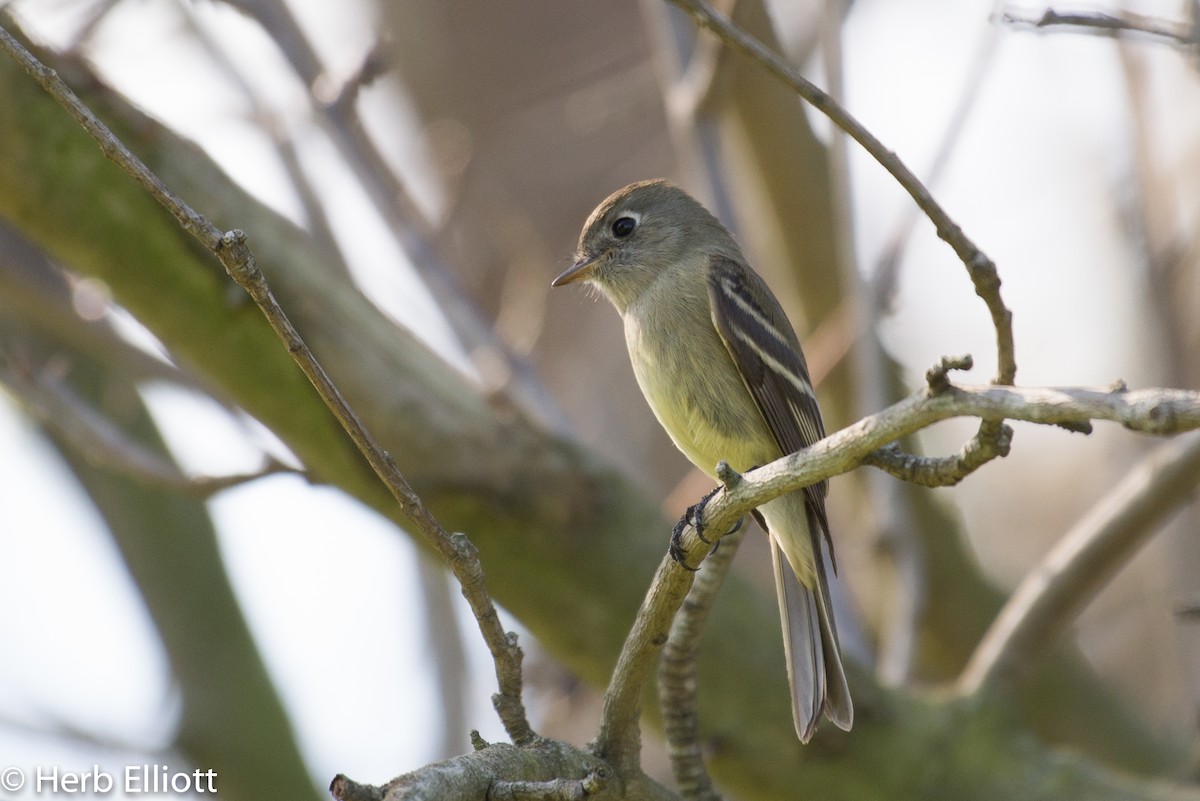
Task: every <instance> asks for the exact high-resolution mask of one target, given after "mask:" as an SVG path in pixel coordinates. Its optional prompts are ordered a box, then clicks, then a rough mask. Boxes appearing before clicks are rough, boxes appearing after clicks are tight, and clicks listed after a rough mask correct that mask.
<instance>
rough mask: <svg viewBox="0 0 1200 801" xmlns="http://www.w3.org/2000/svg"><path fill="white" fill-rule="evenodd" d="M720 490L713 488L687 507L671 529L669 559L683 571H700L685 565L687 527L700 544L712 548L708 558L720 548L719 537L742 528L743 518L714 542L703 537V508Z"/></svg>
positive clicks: (697, 568)
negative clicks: (691, 529) (693, 528)
mask: <svg viewBox="0 0 1200 801" xmlns="http://www.w3.org/2000/svg"><path fill="white" fill-rule="evenodd" d="M720 490H721V488H720V487H715V488H714V489H713V490H712V491H711V492H709V493H708V494H707V495H705V496H704V497H703V498H701V499H700V500H699V501H698V502H696V503H695V504H693V505H691V506H689V507H688V508H687V510H686V511H685V512H684V513H683V516H682V517H680V518H679V522H677V523H676V524H675V527H674V528H673V529H671V546H670V548H669V549H668V552H669V553H670V554H671V558H672V559H674V560H675V562H676V563H677V564H678V565H679V566H680V567H682V568H683V569H684V570H691V571H693V572H695V571H697V570H699V569H700V568H699V567H692V566H690V565H689V564H688V563H687V554H686V553H685V552H684V549H683V532H684V531H685V530H686V529H687V527H688V526H689V525H691V526H694V527H695V529H696V536H697V537H698V538H699V539H700V541H701V542H703V543H704V544H705V545H711V546H712V550H711V551H709V552H708V553H709V556H711V555H712V554H714V553H716V552H717V548H720V547H721V537H724V536H726V535H727V534H732V533H733V532H735V531H737V530H738V529H740V528H741V527H742V523H744V522H745V518H738V521H737V523H735V524H734V526H733V528H731V529H729V531H726V532H725V534H722V535H721V537H717V538H716V539H715V540H710V539H708V538H707V537H705V536H704V507H705V506H707V505H708V502H709V500H710V499H711V498H712V496H714V495H716V494H717V493H718V492H719V491H720Z"/></svg>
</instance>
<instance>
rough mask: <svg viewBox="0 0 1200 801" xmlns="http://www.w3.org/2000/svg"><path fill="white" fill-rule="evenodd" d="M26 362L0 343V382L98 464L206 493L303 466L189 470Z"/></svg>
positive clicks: (147, 482) (182, 490)
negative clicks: (210, 472) (211, 472)
mask: <svg viewBox="0 0 1200 801" xmlns="http://www.w3.org/2000/svg"><path fill="white" fill-rule="evenodd" d="M31 372H32V368H31V366H29V365H24V364H19V363H16V360H15V359H13V358H11V356H10V355H9V354H6V353H5V352H4V349H3V348H0V383H3V384H4V385H5V386H7V387H8V388H9V389H10V390H11V391H12V392H13V394H15V395H16V396H17V397H18V398H20V400H21V401H22V402H23V403H24V405H25V408H26V409H27V410H28V411H29V413H30V414H31V415H33V416H34V417H35V418H36V419H37V420H38V422H39V423H41V424H42V426H44V427H45V428H46V429H48V430H50V431H52V432H54V433H55V434H56V435H58V436H59V437H60V438H61V439H62V441H63V442H65V443H67V444H68V445H69V446H70V447H71V448H72V449H74V450H75V451H76V452H77V453H78V454H79V455H80V456H82V457H83V458H84V459H85V460H87V461H88V462H89V463H91V464H92V465H94V466H96V467H101V468H104V469H105V470H109V471H112V472H114V473H119V474H121V475H124V476H126V477H128V478H130V479H133V480H134V481H137V482H139V483H141V484H143V485H144V486H148V487H161V488H163V489H166V490H168V491H170V492H174V493H178V494H180V495H187V496H190V497H193V498H198V499H207V498H211V497H212V496H214V495H216V494H217V493H219V492H222V491H224V490H227V489H230V488H232V487H237V486H241V485H242V484H249V483H251V482H253V481H257V480H259V479H261V478H266V477H268V476H273V475H278V474H281V473H290V474H293V475H300V476H305V473H304V471H302V470H297V469H295V468H293V467H289V466H288V465H286V464H284V463H283V462H280V461H279V460H278V459H275V458H273V457H268V458H267V460H266V464H264V465H263V466H262V467H261V468H259V469H258V470H253V471H250V472H247V473H233V474H230V475H225V476H189V475H187V474H186V473H184V472H183V471H182V470H181V469H180V468H179V466H178V465H177V464H175V462H173V461H171V460H170V459H168V458H165V457H164V456H163V455H162V454H160V453H157V452H155V451H154V450H152V449H150V448H147V447H145V446H144V445H142V444H141V443H139V442H137V441H136V440H134V439H132V438H130V437H129V436H127V435H126V433H125V432H124V431H122V430H121V428H120V427H119V426H117V425H114V424H113V422H112V421H111V420H109V419H108V418H107V417H105V416H104V415H103V414H101V413H100V412H99V411H98V410H97V409H95V408H94V407H92V406H91V405H90V404H88V402H87V401H85V400H84V399H83V398H80V397H78V396H77V395H76V394H75V393H74V392H72V391H71V389H70V388H69V387H68V386H66V385H65V384H64V383H63V382H61V381H54V380H51V379H49V378H46V377H44V376H40V375H31V374H30V373H31Z"/></svg>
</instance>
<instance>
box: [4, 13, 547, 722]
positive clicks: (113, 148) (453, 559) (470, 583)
mask: <svg viewBox="0 0 1200 801" xmlns="http://www.w3.org/2000/svg"><path fill="white" fill-rule="evenodd" d="M0 49H3V50H4V51H5V52H6V53H8V54H9V55H10V56H11V57H12V58H13V60H15V61H16V62H17V63H18V64H20V65H21V66H22V67H23V68H24V69H25V71H26V72H28V73H29V74H30V75H31V76H33V78H34V80H36V81H37V82H38V84H39V85H41V87H42V88H43V89H45V90H46V92H47V93H49V94H50V95H51V96H52V97H53V98H54V99H55V100H57V101H58V102H59V104H60V105H62V106H63V108H65V109H66V110H67V111H68V112H69V113H70V115H71V116H72V117H73V118H74V119H75V120H76V121H77V122H78V123H79V124H80V125H82V126H83V128H84V130H86V131H87V132H88V134H89V135H90V136H91V137H92V139H93V140H94V141H95V142H96V143H97V144H98V145H99V146H100V149H101V151H102V152H103V153H104V155H105V156H107V157H108V158H110V159H112V160H113V161H114V162H116V163H117V164H118V165H119V166H120V167H121V168H122V169H123V170H125V172H126V173H128V174H129V175H130V176H132V177H133V178H134V179H135V180H136V181H137V182H138V183H139V184H140V185H141V186H142V187H143V188H144V189H145V190H146V191H147V192H148V193H149V194H150V195H151V196H153V197H154V198H155V200H157V201H158V202H159V203H160V204H161V205H162V206H163V207H164V208H166V209H167V211H169V212H170V213H171V215H172V216H174V217H175V219H176V221H178V223H179V224H180V226H181V227H182V228H183V229H184V230H186V231H187V232H188V233H190V234H192V236H194V237H195V238H196V239H198V240H199V241H200V243H201V244H202V245H204V247H205V248H207V249H208V250H209V251H210V252H211V253H212V254H213V255H214V256H216V257H217V259H218V260H220V262H221V264H222V265H223V266H224V267H225V269H226V271H227V272H228V273H229V275H230V276H231V277H232V278H233V280H234V281H236V282H237V283H238V285H239V286H241V287H242V289H244V290H245V291H246V293H247V294H249V295H250V297H251V298H252V299H253V300H254V302H255V303H256V304H257V305H258V307H259V308H260V310H261V311H262V312H263V315H264V316H265V317H266V318H267V321H268V322H269V323H270V324H271V327H272V328H273V329H274V331H275V333H276V334H277V335H278V336H279V338H280V339H281V340H282V341H283V343H284V344H285V345H286V347H287V349H288V352H289V353H290V354H292V357H293V359H294V360H295V362H296V364H297V365H298V366H299V367H300V369H301V370H303V371H304V374H305V375H306V376H307V377H308V379H309V381H310V382H311V383H312V384H313V386H314V387H315V388H316V389H317V392H318V393H320V395H321V398H322V399H323V400H324V401H325V403H326V405H327V406H328V407H329V409H330V411H332V412H333V414H334V416H335V417H336V418H337V419H338V422H339V423H340V424H341V425H342V427H343V428H344V429H345V431H346V433H348V434H349V435H350V437H351V439H353V440H354V443H355V445H356V446H357V447H358V449H359V451H360V452H361V453H362V454H363V456H364V457H366V459H367V461H368V462H369V463H370V465H371V467H372V469H373V470H374V471H375V474H376V475H377V476H378V477H379V479H380V480H381V481H382V482H383V483H384V485H385V486H386V487H387V489H388V491H389V492H390V493H391V495H392V497H393V498H394V499H395V500H396V502H397V503H398V504H399V506H400V509H401V511H402V512H403V513H404V515H405V516H406V517H407V518H408V519H409V521H410V522H411V523H412V524H413V525H414V526H415V527H416V528H417V530H418V531H420V533H421V534H422V535H423V536H424V537H425V539H426V541H427V542H428V543H429V544H430V545H431V546H432V547H433V548H434V549H435V550H436V551H437V552H438V553H439V554H441V555H442V557H443V558H444V559H446V561H447V563H448V564H449V565H450V568H451V570H452V571H453V572H454V575H455V577H456V578H457V579H458V581H459V583H460V584H461V585H462V590H463V596H464V597H465V598H466V599H467V602H468V604H470V606H471V611H472V612H473V613H474V615H475V620H476V621H477V623H478V624H479V628H480V632H481V633H482V634H483V638H484V641H485V642H487V644H488V648H489V650H490V651H491V653H492V658H493V660H494V661H495V666H496V679H497V682H498V684H499V690H500V692H499V693H498V694H497V695H495V696H493V703H494V704H495V707H496V712H497V714H498V715H499V716H500V719H501V721H502V722H503V723H504V726H505V731H507V732H508V734H509V736H510V737H511V738H512V740H513V742H514V743H515V744H517V745H526V744H529V743H531V742H533V741H534V740H535V738H536V735H535V734H534V733H533V730H532V729H531V728H530V726H529V722H528V720H527V719H526V717H525V708H524V705H523V703H522V701H521V659H522V654H521V649H520V647H519V646H518V645H517V638H516V635H515V634H513V633H511V632H505V631H504V629H503V627H502V626H501V624H500V618H499V616H498V615H497V613H496V608H495V606H494V605H493V604H492V599H491V597H490V596H489V595H488V594H487V590H486V588H485V586H484V580H483V566H482V564H481V563H480V561H479V557H478V552H477V551H476V549H475V546H474V545H472V544H471V543H470V541H469V540H468V539H467V537H466V535H465V534H461V533H456V534H453V535H451V534H450V533H449V532H447V531H446V530H445V529H443V528H442V526H441V524H440V523H438V521H437V520H436V519H435V518H434V517H433V515H432V514H431V513H430V512H429V510H428V509H426V508H425V506H424V504H423V503H422V502H421V499H420V498H419V497H418V496H417V494H416V492H415V491H414V490H413V489H412V487H411V486H410V485H409V483H408V481H407V480H406V479H405V478H404V476H403V475H401V473H400V471H399V469H398V468H397V466H396V463H395V462H394V461H393V460H392V457H391V456H390V455H389V454H388V453H387V452H386V451H384V450H383V448H382V447H380V445H379V444H378V443H377V442H376V441H375V439H374V437H372V436H371V434H370V432H369V431H367V429H366V427H365V426H364V425H363V424H362V422H361V421H360V420H359V418H358V416H357V415H356V414H355V413H354V411H353V410H352V409H351V408H350V407H349V405H348V404H347V403H346V401H345V399H344V398H343V397H342V394H341V392H340V391H339V390H338V388H337V387H336V386H335V385H334V384H333V381H332V380H331V379H330V378H329V376H328V375H327V374H326V372H325V370H324V368H323V367H321V365H320V364H319V363H318V362H317V359H316V356H314V355H313V353H312V351H310V350H309V349H308V346H307V345H305V344H304V341H303V339H302V338H301V337H300V333H299V332H298V331H297V330H296V329H295V327H294V326H292V323H291V321H290V320H288V318H287V315H286V314H284V311H283V309H282V308H281V307H280V306H279V303H278V302H277V301H276V300H275V297H274V295H273V294H272V293H271V290H270V288H269V287H268V286H267V282H266V279H265V278H264V277H263V274H262V272H261V271H260V270H259V268H258V266H257V264H256V263H255V260H254V255H253V254H252V253H251V251H250V248H249V246H248V245H247V244H246V235H245V234H244V233H242V232H241V231H236V230H235V231H230V232H227V233H222V232H221V231H220V229H218V228H217V227H216V226H215V225H213V224H212V223H211V222H209V221H208V219H207V218H205V217H204V216H203V215H201V214H200V213H199V212H197V211H195V210H194V209H192V208H191V207H190V206H189V205H188V204H187V203H185V202H184V201H183V200H182V199H181V198H180V197H178V196H177V195H176V194H175V193H174V192H172V191H171V190H170V189H169V188H168V187H167V186H166V184H164V183H163V182H162V180H160V179H159V178H158V176H157V175H155V174H154V173H153V172H152V171H151V170H150V168H149V167H147V166H146V165H145V164H144V163H143V162H142V161H141V159H139V158H138V157H137V156H135V155H134V154H133V153H132V152H131V151H130V150H129V149H128V148H127V147H125V145H124V144H123V143H121V141H120V140H118V139H117V137H116V136H115V135H114V134H113V133H112V132H111V131H110V130H109V129H108V127H107V126H106V125H104V123H102V122H101V121H100V120H99V119H98V118H97V117H96V116H95V115H94V114H93V113H92V112H91V110H90V109H88V108H87V106H86V105H84V103H83V102H82V101H81V100H80V99H79V98H78V97H77V96H76V95H75V93H74V92H72V91H71V89H70V88H69V87H68V86H67V85H66V84H65V83H64V82H63V81H62V80H61V79H60V78H59V77H58V74H57V73H56V72H55V71H54V70H52V69H50V68H48V67H46V66H44V65H43V64H42V63H41V62H40V61H38V60H37V59H36V58H35V57H34V56H33V54H32V53H30V52H29V51H28V50H26V49H25V48H24V47H23V46H22V45H21V43H20V42H18V41H17V40H16V39H15V38H14V37H13V36H12V35H11V34H10V33H9V32H8V31H7V30H4V29H3V28H0Z"/></svg>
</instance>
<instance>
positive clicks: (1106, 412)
mask: <svg viewBox="0 0 1200 801" xmlns="http://www.w3.org/2000/svg"><path fill="white" fill-rule="evenodd" d="M955 417H978V418H980V419H981V420H984V421H991V420H1004V419H1011V420H1023V421H1025V422H1029V423H1037V424H1041V425H1053V426H1064V425H1066V426H1069V427H1072V428H1080V427H1083V426H1085V425H1088V424H1090V422H1091V421H1092V420H1108V421H1112V422H1117V423H1120V424H1121V425H1123V426H1124V427H1125V428H1127V429H1129V430H1131V431H1138V432H1141V433H1144V434H1156V435H1170V434H1179V433H1182V432H1185V431H1191V430H1195V429H1197V428H1200V391H1194V390H1183V389H1143V390H1136V391H1129V390H1124V389H1116V390H1113V389H1107V390H1105V389H1087V388H1074V387H999V386H994V385H988V386H947V388H946V389H944V390H942V391H941V392H935V391H933V390H931V389H922V390H920V391H918V392H915V393H913V394H912V395H910V396H908V397H907V398H905V399H904V400H902V401H900V402H898V403H895V404H893V405H892V406H890V407H888V408H887V409H884V410H883V411H882V412H879V413H877V414H873V415H871V416H869V417H865V418H863V419H862V420H859V421H858V422H857V423H854V424H853V425H850V426H847V427H846V428H843V429H842V430H841V431H838V432H836V433H834V434H831V435H830V436H828V437H826V438H825V439H823V440H821V441H820V442H817V443H816V444H814V445H813V446H811V447H809V448H806V449H805V450H802V451H799V452H797V453H793V454H790V455H788V456H784V457H782V458H780V459H777V460H776V461H774V462H771V463H770V464H767V465H764V466H763V467H760V468H757V469H755V470H752V471H750V472H748V473H746V474H745V475H744V476H742V480H741V481H740V482H738V483H737V484H736V485H734V486H732V487H730V486H726V487H725V488H723V489H722V490H721V491H719V492H717V493H716V494H715V495H714V496H713V497H712V498H711V499H710V500H709V502H708V504H707V506H706V507H705V511H704V519H705V525H706V526H707V527H708V528H709V530H711V531H723V530H726V529H728V528H730V527H731V526H733V525H734V524H735V523H736V522H737V520H738V519H739V518H740V517H742V516H743V515H745V514H747V513H748V512H749V511H750V510H751V509H755V508H757V507H759V506H761V505H762V504H764V503H766V502H767V501H769V500H771V499H773V498H777V497H779V496H780V495H783V494H785V493H788V492H794V491H795V490H798V489H802V488H803V487H806V486H808V485H810V484H815V483H816V482H818V481H823V480H825V479H827V478H830V477H832V476H835V475H838V474H840V473H845V472H849V471H850V470H853V469H854V468H855V467H858V466H859V465H861V464H864V463H866V462H867V460H868V459H870V458H872V457H873V455H874V454H876V452H877V451H878V450H879V449H881V448H883V447H884V446H886V445H888V444H889V443H891V442H894V441H895V440H897V439H899V438H901V437H904V436H907V435H909V434H913V433H915V432H917V431H919V430H921V429H923V428H926V427H928V426H930V425H933V424H934V423H937V422H940V421H942V420H949V419H951V418H955ZM683 546H684V548H685V550H686V551H687V554H688V557H689V559H690V558H692V557H693V556H698V555H703V553H704V547H705V546H704V544H703V542H702V541H701V540H699V538H698V537H696V535H695V529H694V528H693V527H688V529H687V531H685V533H684V536H683ZM689 563H690V564H694V563H695V562H694V561H693V562H689Z"/></svg>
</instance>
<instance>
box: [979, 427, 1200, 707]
mask: <svg viewBox="0 0 1200 801" xmlns="http://www.w3.org/2000/svg"><path fill="white" fill-rule="evenodd" d="M1197 483H1200V436H1198V435H1196V434H1189V435H1188V436H1186V437H1180V438H1179V439H1178V440H1176V441H1174V442H1171V443H1169V444H1167V445H1164V446H1162V447H1161V448H1159V449H1158V450H1156V451H1155V452H1153V453H1152V454H1150V455H1149V456H1148V457H1147V458H1146V459H1145V460H1143V462H1142V463H1141V464H1140V465H1139V466H1137V467H1136V468H1134V470H1133V471H1132V472H1131V473H1130V474H1129V475H1128V476H1127V477H1126V478H1125V479H1124V480H1122V481H1121V483H1120V484H1118V485H1117V486H1116V487H1114V488H1113V490H1112V491H1111V492H1110V493H1109V494H1108V496H1107V497H1106V498H1104V499H1103V500H1102V501H1101V502H1100V503H1098V504H1097V505H1096V506H1095V507H1093V508H1092V509H1091V510H1090V511H1089V512H1088V513H1087V514H1086V515H1085V516H1084V517H1083V519H1081V520H1080V521H1079V522H1078V523H1076V524H1075V526H1074V527H1073V528H1072V529H1071V530H1070V531H1069V532H1067V534H1066V535H1065V536H1064V537H1063V538H1062V540H1060V541H1059V543H1058V544H1057V545H1056V546H1055V547H1054V549H1053V550H1052V551H1051V552H1050V553H1049V554H1048V555H1047V556H1046V558H1045V559H1044V560H1043V561H1042V563H1041V564H1040V565H1039V566H1038V567H1037V568H1035V569H1034V570H1033V571H1032V572H1030V573H1029V575H1028V576H1027V577H1026V578H1025V580H1024V581H1023V582H1022V583H1021V585H1020V586H1019V587H1018V588H1017V590H1016V592H1014V593H1013V595H1012V597H1011V598H1010V599H1009V601H1008V603H1007V604H1006V605H1005V607H1004V609H1003V610H1002V611H1001V612H1000V615H999V616H998V617H997V618H996V620H995V622H994V623H993V624H992V627H991V628H990V629H989V630H988V632H987V634H985V635H984V637H983V640H982V641H981V642H980V643H979V647H978V648H977V649H976V650H975V653H974V654H973V655H972V656H971V659H970V661H969V662H968V663H967V667H966V669H965V670H964V671H963V673H962V676H961V677H960V679H959V689H960V691H961V692H962V693H964V694H971V693H975V692H978V691H979V690H980V689H981V688H983V687H985V686H988V685H991V684H993V683H995V682H996V681H997V680H1010V681H1011V680H1013V679H1015V678H1018V677H1020V676H1021V675H1022V674H1023V673H1024V672H1025V671H1027V670H1028V669H1029V668H1030V667H1032V666H1033V665H1035V664H1036V663H1037V661H1038V657H1039V656H1040V655H1041V654H1042V653H1043V652H1044V650H1045V646H1046V644H1047V643H1048V642H1049V641H1050V639H1051V638H1052V637H1054V635H1056V634H1057V633H1058V632H1059V631H1061V630H1062V629H1063V628H1065V627H1066V626H1067V624H1068V623H1070V621H1071V620H1073V619H1074V618H1075V615H1076V614H1077V612H1078V611H1079V610H1080V609H1081V608H1082V607H1083V606H1084V605H1086V604H1087V602H1088V601H1089V600H1091V598H1092V597H1093V596H1094V595H1095V594H1096V593H1097V592H1098V591H1099V590H1100V589H1101V588H1102V587H1103V586H1104V585H1105V584H1107V583H1108V580H1109V579H1110V578H1111V577H1112V576H1113V574H1115V573H1116V572H1117V571H1118V570H1119V569H1120V568H1121V567H1122V566H1123V565H1124V564H1126V563H1127V562H1128V561H1129V558H1130V556H1131V555H1132V554H1133V553H1134V552H1135V551H1136V550H1137V549H1138V548H1139V547H1140V546H1141V545H1142V544H1143V543H1144V542H1146V540H1148V539H1149V537H1150V535H1152V534H1153V533H1154V532H1155V531H1156V530H1157V529H1158V527H1159V525H1160V524H1161V523H1162V522H1164V521H1165V520H1166V518H1168V517H1169V516H1170V515H1172V514H1173V513H1174V512H1175V511H1176V510H1177V509H1178V508H1179V507H1180V506H1181V505H1182V504H1184V503H1186V502H1187V501H1188V500H1190V499H1191V498H1192V497H1193V495H1194V493H1195V490H1196V485H1197Z"/></svg>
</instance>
